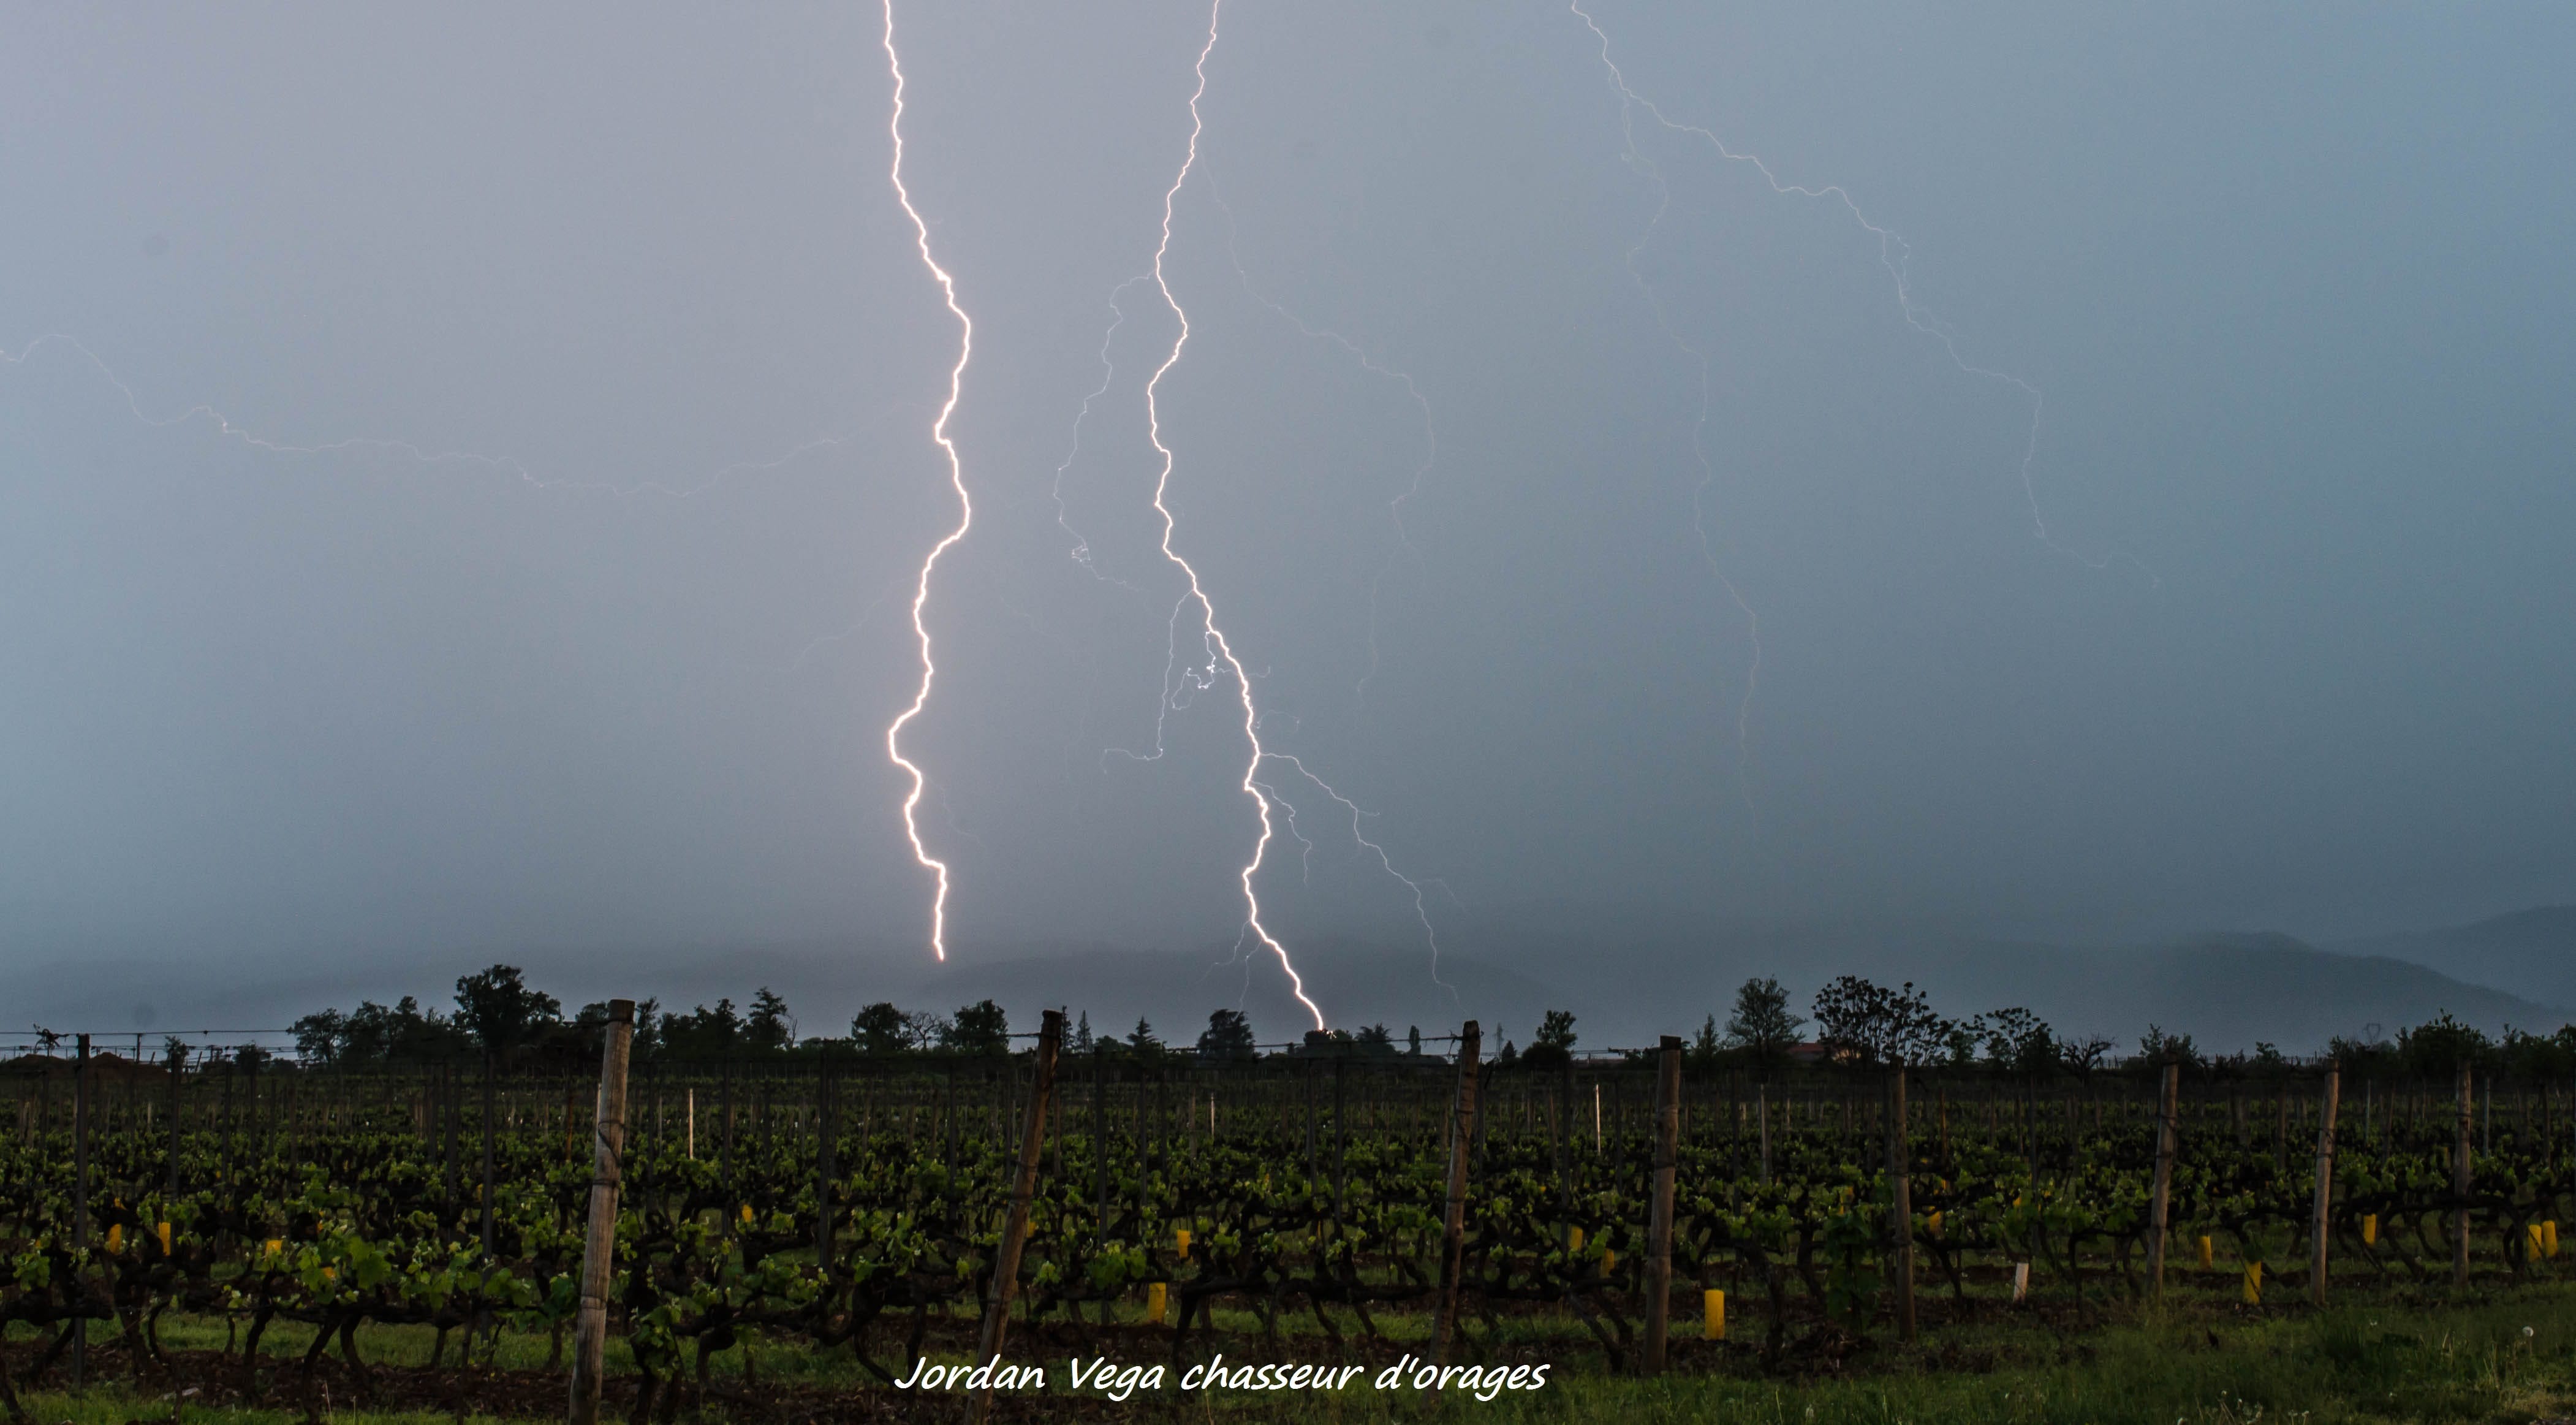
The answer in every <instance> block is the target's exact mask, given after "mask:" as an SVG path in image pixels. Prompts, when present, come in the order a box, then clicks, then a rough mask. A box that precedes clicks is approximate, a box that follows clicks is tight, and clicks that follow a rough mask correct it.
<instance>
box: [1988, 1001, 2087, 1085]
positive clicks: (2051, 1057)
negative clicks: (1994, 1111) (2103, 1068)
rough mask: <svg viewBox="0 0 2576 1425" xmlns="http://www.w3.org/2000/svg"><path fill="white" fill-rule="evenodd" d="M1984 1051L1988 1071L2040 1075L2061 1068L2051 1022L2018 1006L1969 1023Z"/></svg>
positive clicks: (2000, 1010) (2054, 1032)
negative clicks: (1997, 1070) (1999, 1070)
mask: <svg viewBox="0 0 2576 1425" xmlns="http://www.w3.org/2000/svg"><path fill="white" fill-rule="evenodd" d="M1970 1023H1971V1025H1972V1026H1973V1027H1974V1029H1975V1031H1976V1036H1977V1038H1978V1040H1979V1041H1980V1042H1981V1045H1982V1047H1983V1049H1984V1051H1985V1061H1986V1064H1987V1066H1988V1067H1990V1068H1996V1069H2001V1070H2003V1071H2005V1072H2006V1073H2013V1074H2029V1075H2034V1076H2035V1075H2039V1074H2046V1073H2050V1072H2053V1071H2054V1070H2056V1069H2058V1068H2059V1067H2061V1064H2062V1061H2061V1059H2060V1057H2059V1050H2060V1049H2061V1048H2063V1047H2064V1046H2062V1045H2061V1044H2059V1042H2058V1039H2057V1031H2055V1030H2053V1029H2051V1028H2049V1027H2048V1021H2046V1020H2044V1019H2041V1018H2040V1017H2039V1016H2038V1015H2035V1014H2033V1013H2031V1012H2030V1011H2029V1010H2026V1009H2023V1008H2021V1007H2020V1006H2018V1005H2016V1006H2014V1007H2013V1008H2011V1009H1999V1010H1996V1011H1994V1012H1993V1013H1991V1014H1981V1015H1978V1016H1977V1017H1976V1018H1975V1019H1974V1020H1972V1021H1970Z"/></svg>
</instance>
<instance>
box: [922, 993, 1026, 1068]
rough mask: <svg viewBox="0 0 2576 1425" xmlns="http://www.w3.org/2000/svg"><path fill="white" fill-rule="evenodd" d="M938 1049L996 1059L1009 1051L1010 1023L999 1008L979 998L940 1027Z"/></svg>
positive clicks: (989, 1001)
mask: <svg viewBox="0 0 2576 1425" xmlns="http://www.w3.org/2000/svg"><path fill="white" fill-rule="evenodd" d="M939 1047H940V1048H942V1049H946V1050H948V1051H949V1052H951V1053H956V1054H973V1055H977V1056H980V1057H986V1058H999V1057H1001V1056H1002V1055H1005V1054H1008V1053H1010V1052H1011V1021H1010V1018H1009V1017H1008V1016H1007V1015H1005V1014H1003V1013H1002V1007H1001V1006H1000V1005H998V1004H995V1003H993V1002H992V1001H991V1000H988V999H979V1000H977V1001H975V1002H974V1003H973V1004H970V1005H966V1006H964V1007H963V1008H961V1009H959V1010H958V1011H957V1014H956V1016H955V1017H954V1018H952V1019H950V1020H949V1021H948V1023H947V1024H946V1025H944V1026H942V1028H941V1030H940V1034H939Z"/></svg>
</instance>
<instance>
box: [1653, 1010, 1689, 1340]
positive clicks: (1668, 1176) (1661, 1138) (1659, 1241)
mask: <svg viewBox="0 0 2576 1425" xmlns="http://www.w3.org/2000/svg"><path fill="white" fill-rule="evenodd" d="M1681 1103H1682V1041H1681V1040H1680V1038H1679V1037H1677V1036H1675V1035H1671V1034H1667V1035H1665V1036H1664V1042H1663V1047H1662V1048H1661V1049H1660V1050H1658V1051H1657V1052H1656V1055H1655V1165H1654V1166H1655V1199H1654V1203H1653V1205H1652V1206H1651V1207H1650V1208H1649V1209H1648V1216H1647V1226H1646V1253H1647V1258H1646V1356H1645V1368H1646V1374H1648V1375H1650V1376H1657V1375H1662V1374H1663V1373H1664V1351H1665V1345H1666V1341H1667V1337H1668V1334H1669V1333H1670V1331H1671V1330H1672V1310H1673V1178H1674V1176H1675V1174H1676V1173H1677V1171H1678V1170H1679V1167H1680V1163H1681Z"/></svg>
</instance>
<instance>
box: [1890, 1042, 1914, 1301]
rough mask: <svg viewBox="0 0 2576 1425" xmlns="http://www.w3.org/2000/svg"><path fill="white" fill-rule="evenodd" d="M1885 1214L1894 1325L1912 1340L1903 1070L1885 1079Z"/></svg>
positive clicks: (1909, 1168) (1909, 1165) (1910, 1165)
mask: <svg viewBox="0 0 2576 1425" xmlns="http://www.w3.org/2000/svg"><path fill="white" fill-rule="evenodd" d="M1887 1188H1888V1193H1887V1217H1888V1230H1889V1232H1890V1234H1891V1239H1892V1240H1891V1242H1890V1246H1891V1248H1892V1250H1893V1253H1894V1258H1893V1265H1892V1267H1891V1274H1892V1275H1893V1277H1894V1278H1895V1285H1896V1329H1897V1332H1898V1334H1899V1335H1901V1336H1902V1337H1903V1338H1904V1339H1905V1340H1906V1341H1907V1342H1909V1343H1911V1342H1912V1341H1913V1340H1914V1154H1913V1151H1912V1149H1911V1145H1909V1144H1908V1143H1907V1142H1906V1137H1905V1070H1904V1068H1903V1067H1902V1066H1899V1067H1898V1068H1897V1069H1896V1071H1895V1072H1893V1073H1891V1074H1890V1075H1888V1079H1887Z"/></svg>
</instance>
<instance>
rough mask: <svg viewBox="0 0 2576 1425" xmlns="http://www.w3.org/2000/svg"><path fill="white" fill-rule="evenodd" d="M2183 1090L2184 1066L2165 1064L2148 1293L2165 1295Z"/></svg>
mask: <svg viewBox="0 0 2576 1425" xmlns="http://www.w3.org/2000/svg"><path fill="white" fill-rule="evenodd" d="M2181 1093H2182V1065H2180V1064H2178V1063H2169V1064H2167V1065H2165V1087H2164V1095H2163V1102H2162V1104H2161V1105H2160V1107H2159V1108H2158V1110H2157V1114H2156V1182H2155V1189H2154V1194H2153V1196H2152V1197H2151V1198H2150V1199H2149V1201H2148V1206H2147V1293H2148V1295H2149V1296H2151V1297H2153V1298H2154V1299H2156V1300H2158V1301H2161V1300H2163V1299H2164V1294H2165V1238H2166V1237H2167V1236H2168V1235H2169V1234H2168V1231H2167V1228H2168V1226H2169V1223H2168V1220H2167V1219H2168V1214H2169V1213H2170V1211H2171V1209H2172V1206H2173V1164H2174V1109H2175V1100H2176V1099H2177V1098H2179V1097H2180V1096H2181Z"/></svg>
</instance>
